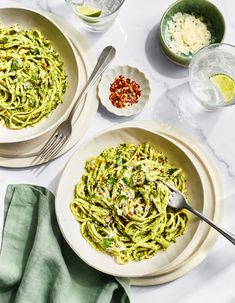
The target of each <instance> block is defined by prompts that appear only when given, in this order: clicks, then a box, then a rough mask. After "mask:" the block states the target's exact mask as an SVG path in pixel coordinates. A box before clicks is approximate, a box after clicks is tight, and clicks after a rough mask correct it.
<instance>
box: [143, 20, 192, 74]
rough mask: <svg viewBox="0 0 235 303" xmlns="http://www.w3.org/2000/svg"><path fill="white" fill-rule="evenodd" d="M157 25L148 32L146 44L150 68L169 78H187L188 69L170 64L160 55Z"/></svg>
mask: <svg viewBox="0 0 235 303" xmlns="http://www.w3.org/2000/svg"><path fill="white" fill-rule="evenodd" d="M158 30H159V23H157V24H156V25H154V27H153V28H152V29H151V30H150V32H149V34H148V36H147V39H146V42H145V53H146V56H147V59H148V61H149V63H150V64H151V66H152V67H153V68H154V69H155V70H156V71H157V72H159V73H160V74H162V75H163V76H166V77H169V78H185V77H187V76H188V69H187V68H185V67H181V66H178V65H176V64H174V63H173V62H171V61H170V60H169V59H167V57H166V56H165V55H164V54H163V53H162V50H161V46H160V42H159V38H158Z"/></svg>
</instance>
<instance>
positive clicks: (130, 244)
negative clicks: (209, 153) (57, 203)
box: [70, 143, 188, 264]
mask: <svg viewBox="0 0 235 303" xmlns="http://www.w3.org/2000/svg"><path fill="white" fill-rule="evenodd" d="M85 168H86V171H87V172H86V173H85V174H83V176H82V178H81V180H80V181H79V182H78V184H77V185H76V190H75V197H74V200H73V201H72V202H71V203H70V209H71V211H72V213H73V215H74V216H75V218H76V219H77V221H78V222H80V229H81V234H82V236H83V237H84V238H85V239H86V240H87V241H88V242H89V244H90V245H91V246H92V247H94V248H95V249H97V250H101V251H104V252H106V253H108V254H110V255H111V256H114V257H115V259H116V261H117V262H118V263H120V264H124V263H127V262H129V261H131V260H135V261H140V260H142V259H147V258H150V257H152V256H153V255H155V254H156V253H157V252H158V251H159V250H165V249H167V248H168V247H169V245H170V244H171V243H172V242H175V241H176V238H178V237H179V236H180V235H182V234H183V233H184V231H185V229H186V225H187V221H188V215H187V212H186V211H185V210H180V211H176V210H174V209H172V208H170V207H169V206H168V205H167V204H168V200H169V196H170V191H169V189H168V187H167V186H166V185H164V183H163V182H161V180H165V181H167V182H168V183H171V184H172V185H174V186H175V187H176V188H178V189H179V190H180V191H181V192H183V193H184V194H186V188H185V175H184V174H183V172H182V169H180V168H176V167H174V166H173V165H170V164H169V163H168V160H167V158H166V157H165V156H164V155H163V154H162V153H161V152H158V151H157V150H155V148H153V147H152V146H150V144H148V143H143V144H141V145H139V146H136V145H133V144H120V145H119V146H118V147H117V148H108V149H105V150H104V151H103V152H102V153H101V154H100V155H99V156H98V157H95V158H92V159H89V160H88V161H87V162H86V165H85Z"/></svg>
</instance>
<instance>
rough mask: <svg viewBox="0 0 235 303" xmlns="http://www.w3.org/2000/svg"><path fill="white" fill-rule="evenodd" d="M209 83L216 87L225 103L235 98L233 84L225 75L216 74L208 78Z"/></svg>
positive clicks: (234, 84) (234, 85) (234, 86)
mask: <svg viewBox="0 0 235 303" xmlns="http://www.w3.org/2000/svg"><path fill="white" fill-rule="evenodd" d="M209 79H210V80H211V82H212V83H213V84H214V85H215V86H216V87H217V89H218V90H219V92H220V93H221V95H222V96H223V97H224V100H225V102H230V101H232V99H233V98H234V96H235V82H234V80H233V79H232V78H231V77H230V76H228V75H225V74H216V75H213V76H211V77H210V78H209Z"/></svg>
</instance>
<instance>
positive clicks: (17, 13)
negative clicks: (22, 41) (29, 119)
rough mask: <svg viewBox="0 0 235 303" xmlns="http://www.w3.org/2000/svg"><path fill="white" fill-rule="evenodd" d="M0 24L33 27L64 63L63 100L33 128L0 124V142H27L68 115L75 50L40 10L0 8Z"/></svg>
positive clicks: (73, 95) (75, 82)
mask: <svg viewBox="0 0 235 303" xmlns="http://www.w3.org/2000/svg"><path fill="white" fill-rule="evenodd" d="M0 22H1V26H3V27H6V26H10V25H14V24H16V23H17V24H19V26H20V27H22V28H26V29H30V28H35V29H38V30H39V31H41V33H42V34H43V36H44V37H46V38H47V39H49V40H50V41H51V44H52V46H53V47H54V49H55V50H56V51H57V52H58V53H59V55H60V57H61V59H62V61H63V62H64V67H65V73H66V74H67V76H68V77H67V80H68V88H67V90H66V93H65V95H64V96H63V103H62V104H60V105H58V107H57V108H56V109H55V110H54V111H53V112H52V114H51V115H50V116H49V117H48V118H45V119H43V120H42V121H41V122H40V123H38V124H37V125H35V126H34V127H27V128H24V129H21V130H11V129H9V128H6V127H4V126H0V143H13V142H22V141H27V140H30V139H33V138H36V137H39V136H41V135H43V134H45V133H46V132H48V131H50V130H51V129H53V128H55V127H56V126H57V125H59V124H60V123H61V122H62V120H64V119H65V117H66V116H67V115H68V113H69V111H70V109H71V107H72V105H73V104H74V102H75V101H76V99H77V97H78V82H79V70H78V63H77V59H76V55H75V49H74V47H73V45H72V43H71V42H70V41H69V39H68V38H67V36H66V35H65V33H64V32H63V31H62V30H61V29H60V28H59V27H58V26H57V25H56V23H55V22H54V21H52V20H51V19H50V18H49V17H47V16H45V15H44V14H43V13H39V12H36V11H34V10H30V9H25V8H14V7H10V8H0Z"/></svg>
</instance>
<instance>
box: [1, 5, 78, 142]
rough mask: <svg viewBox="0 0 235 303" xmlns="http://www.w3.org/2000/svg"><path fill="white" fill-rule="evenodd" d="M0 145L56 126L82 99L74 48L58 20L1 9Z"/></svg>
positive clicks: (23, 139)
mask: <svg viewBox="0 0 235 303" xmlns="http://www.w3.org/2000/svg"><path fill="white" fill-rule="evenodd" d="M0 56H1V62H0V143H14V142H21V141H27V140H30V139H33V138H36V137H38V136H41V135H43V134H45V133H46V132H48V131H50V130H52V129H53V128H55V127H56V126H57V125H58V124H59V123H61V122H62V120H64V119H65V117H66V116H67V115H68V113H69V111H70V109H71V107H72V105H73V104H74V102H75V101H76V99H77V97H78V90H79V67H78V62H77V59H76V52H75V49H74V47H73V45H72V43H71V42H70V40H69V38H68V37H67V36H66V35H65V34H64V32H63V31H62V30H61V28H59V27H58V26H57V25H56V24H55V22H54V21H52V20H51V19H50V18H48V17H47V16H46V15H44V14H43V13H41V12H37V11H34V10H30V9H25V8H1V9H0Z"/></svg>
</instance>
